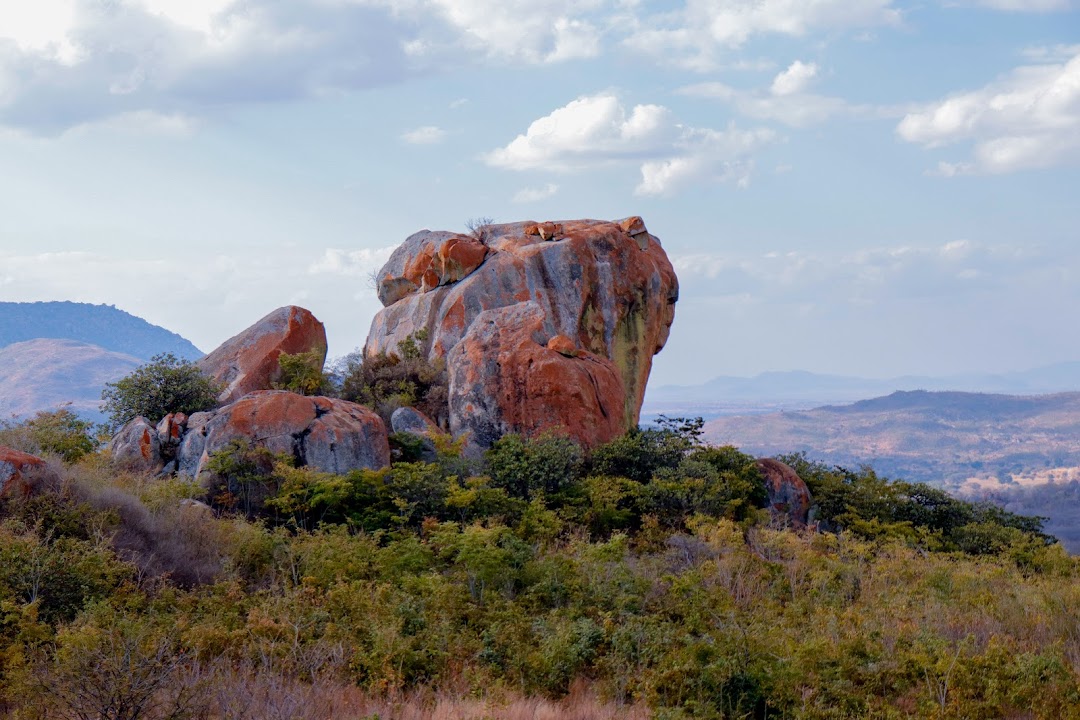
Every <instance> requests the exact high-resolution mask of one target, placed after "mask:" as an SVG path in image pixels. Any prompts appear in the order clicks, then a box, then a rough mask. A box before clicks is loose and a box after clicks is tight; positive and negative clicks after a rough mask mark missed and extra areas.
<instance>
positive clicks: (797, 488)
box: [756, 458, 813, 527]
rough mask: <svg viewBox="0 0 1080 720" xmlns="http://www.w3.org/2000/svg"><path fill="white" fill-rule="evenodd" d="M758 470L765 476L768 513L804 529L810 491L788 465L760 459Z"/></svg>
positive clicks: (810, 503)
mask: <svg viewBox="0 0 1080 720" xmlns="http://www.w3.org/2000/svg"><path fill="white" fill-rule="evenodd" d="M756 464H757V467H758V470H760V471H761V474H762V475H764V476H765V490H766V492H767V493H768V495H769V511H770V512H771V513H772V514H773V516H774V517H779V518H784V519H785V520H786V521H787V522H789V523H790V524H791V525H794V526H795V527H804V526H805V525H806V522H807V518H808V516H809V513H810V506H811V505H813V499H812V498H811V497H810V489H809V488H808V487H806V483H805V482H803V479H802V478H800V477H799V475H798V473H796V472H795V470H794V469H792V467H791V466H790V465H786V464H785V463H782V462H780V461H779V460H773V459H772V458H761V459H760V460H758V461H757V463H756Z"/></svg>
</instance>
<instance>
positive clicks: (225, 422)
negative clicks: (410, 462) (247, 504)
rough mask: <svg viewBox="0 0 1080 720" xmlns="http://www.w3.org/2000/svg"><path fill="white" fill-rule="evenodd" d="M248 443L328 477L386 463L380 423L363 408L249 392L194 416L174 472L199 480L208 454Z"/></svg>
mask: <svg viewBox="0 0 1080 720" xmlns="http://www.w3.org/2000/svg"><path fill="white" fill-rule="evenodd" d="M233 440H246V441H248V442H249V443H251V444H252V445H255V446H258V447H264V448H267V449H268V450H270V451H271V452H274V453H284V454H286V455H289V456H291V457H293V458H295V460H296V462H297V464H298V465H300V466H309V467H313V468H315V469H318V470H322V471H325V472H332V473H347V472H349V471H351V470H358V469H362V468H369V469H373V470H377V469H379V468H383V467H386V466H387V465H389V464H390V444H389V440H388V437H387V432H386V426H385V425H384V424H383V421H382V419H381V418H380V417H379V416H378V415H376V414H375V413H374V412H372V411H371V410H369V409H367V408H366V407H364V406H363V405H357V404H356V403H351V402H347V401H345V400H336V399H332V398H326V397H308V396H305V395H298V394H296V393H291V392H286V391H284V390H268V391H260V392H253V393H250V394H248V395H245V396H244V397H242V398H240V399H239V400H237V401H236V402H234V403H231V404H229V405H226V406H225V407H223V408H220V409H219V410H216V411H214V412H212V413H195V414H193V415H192V416H191V418H189V419H188V432H187V434H186V435H185V436H184V439H183V442H182V443H181V444H180V448H179V451H178V453H177V459H176V462H177V472H178V473H179V474H182V475H188V476H191V477H198V476H199V475H200V474H202V472H203V471H204V470H205V469H206V463H207V461H208V460H209V459H210V455H211V454H213V453H214V452H217V451H218V450H222V449H224V448H226V447H227V446H228V445H229V443H230V442H231V441H233Z"/></svg>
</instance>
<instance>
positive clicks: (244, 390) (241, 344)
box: [197, 305, 326, 403]
mask: <svg viewBox="0 0 1080 720" xmlns="http://www.w3.org/2000/svg"><path fill="white" fill-rule="evenodd" d="M308 352H315V353H317V354H318V356H319V362H320V363H322V362H325V361H326V329H325V328H324V327H323V324H322V323H321V322H319V321H318V320H317V319H316V318H315V316H314V315H312V314H311V312H310V311H308V310H305V309H304V308H302V307H297V306H295V305H289V306H286V307H282V308H278V309H277V310H275V311H273V312H272V313H270V314H269V315H267V316H266V317H264V318H263V319H262V320H260V321H259V322H257V323H255V324H254V325H252V326H251V327H249V328H248V329H247V330H244V331H243V332H242V333H240V334H239V335H237V336H235V337H233V338H230V339H229V340H226V341H225V342H224V343H223V344H222V345H221V346H220V347H219V348H217V349H216V350H214V351H213V352H212V353H210V354H209V355H207V356H206V357H204V358H202V359H201V360H199V361H198V363H197V364H198V366H199V368H201V369H202V371H203V372H205V373H206V374H207V375H209V376H210V377H212V378H214V379H215V380H216V381H218V382H219V383H221V384H222V385H223V386H224V390H222V392H221V395H219V396H218V402H221V403H230V402H233V401H234V400H239V399H240V398H241V397H243V396H244V395H247V394H248V393H250V392H255V391H256V390H270V389H272V388H273V387H274V383H276V382H278V381H280V379H281V368H280V367H279V365H278V358H279V357H280V356H281V354H282V353H288V354H290V355H296V354H298V353H308ZM320 367H321V365H320Z"/></svg>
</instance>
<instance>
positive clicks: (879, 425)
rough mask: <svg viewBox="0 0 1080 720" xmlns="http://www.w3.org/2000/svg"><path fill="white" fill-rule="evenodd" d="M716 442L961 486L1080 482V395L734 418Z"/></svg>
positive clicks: (710, 428) (932, 395)
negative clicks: (1071, 479) (975, 481)
mask: <svg viewBox="0 0 1080 720" xmlns="http://www.w3.org/2000/svg"><path fill="white" fill-rule="evenodd" d="M705 437H706V438H707V439H708V440H709V441H710V442H714V443H720V444H732V445H737V446H738V447H740V448H742V449H743V450H744V451H746V452H750V453H753V454H756V455H773V454H776V453H787V452H797V451H803V452H806V453H807V455H809V456H810V457H811V458H815V459H820V460H824V461H826V462H829V463H835V464H839V465H846V466H849V467H857V466H859V465H861V464H863V463H867V464H870V465H872V466H873V467H874V469H875V470H877V471H878V472H880V473H882V474H884V475H888V476H890V477H899V478H903V479H906V480H917V481H922V482H929V483H932V484H935V485H939V486H945V487H947V488H950V489H959V488H960V486H961V485H964V484H965V483H966V482H968V481H970V480H971V479H973V478H983V479H989V478H995V479H996V480H997V481H999V482H1003V483H1006V484H1009V483H1013V482H1028V481H1030V482H1038V481H1039V480H1040V479H1041V480H1042V482H1045V481H1046V480H1047V479H1048V478H1050V477H1053V476H1055V473H1056V476H1057V477H1062V478H1068V477H1071V476H1072V474H1076V475H1077V476H1078V477H1080V443H1078V442H1077V440H1078V438H1080V393H1075V392H1074V393H1059V394H1054V395H1039V396H1010V395H996V394H984V393H962V392H926V391H913V392H897V393H893V394H891V395H888V396H886V397H880V398H873V399H870V400H863V401H860V402H856V403H854V404H851V405H844V406H827V407H820V408H816V409H814V410H799V411H784V412H778V413H761V414H755V415H742V416H728V417H721V418H717V419H714V420H711V421H709V422H707V423H706V424H705Z"/></svg>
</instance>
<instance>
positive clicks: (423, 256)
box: [378, 230, 488, 305]
mask: <svg viewBox="0 0 1080 720" xmlns="http://www.w3.org/2000/svg"><path fill="white" fill-rule="evenodd" d="M487 254H488V249H487V246H486V245H484V244H483V243H482V242H480V241H479V240H477V239H476V238H472V237H469V236H467V235H458V234H456V233H448V232H430V231H427V230H424V231H422V232H418V233H416V234H414V235H411V236H410V237H409V238H408V239H407V240H406V241H405V242H404V243H403V244H402V245H401V247H399V248H398V249H397V250H395V251H394V254H393V255H391V256H390V259H389V260H388V261H387V263H386V265H384V266H383V268H382V270H380V271H379V278H380V279H379V288H378V292H379V300H380V301H382V303H383V305H392V304H394V303H396V302H397V301H399V300H401V299H402V298H404V297H407V296H409V295H412V294H415V293H426V292H430V291H431V290H434V289H435V288H437V287H441V286H443V285H450V284H452V283H455V282H458V281H459V280H461V279H462V278H463V277H465V276H466V275H468V274H469V273H471V272H472V271H473V270H475V269H476V268H478V267H480V265H481V263H483V262H484V258H486V257H487Z"/></svg>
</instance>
